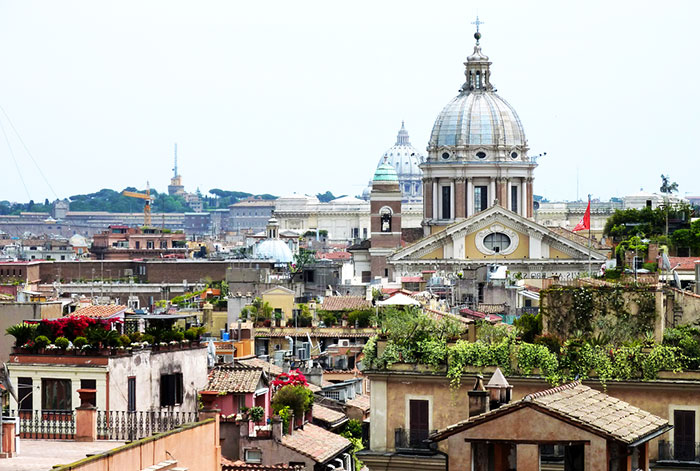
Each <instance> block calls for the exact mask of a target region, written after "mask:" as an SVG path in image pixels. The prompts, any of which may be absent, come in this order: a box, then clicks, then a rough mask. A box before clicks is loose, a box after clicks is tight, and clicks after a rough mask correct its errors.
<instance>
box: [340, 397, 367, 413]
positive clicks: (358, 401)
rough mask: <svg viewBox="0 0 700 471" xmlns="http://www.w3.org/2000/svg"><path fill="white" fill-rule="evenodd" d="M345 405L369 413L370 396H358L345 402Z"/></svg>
mask: <svg viewBox="0 0 700 471" xmlns="http://www.w3.org/2000/svg"><path fill="white" fill-rule="evenodd" d="M345 405H348V406H352V407H357V408H358V409H361V410H362V411H364V412H368V411H369V396H368V395H367V394H356V395H355V397H354V398H353V399H348V400H347V401H345Z"/></svg>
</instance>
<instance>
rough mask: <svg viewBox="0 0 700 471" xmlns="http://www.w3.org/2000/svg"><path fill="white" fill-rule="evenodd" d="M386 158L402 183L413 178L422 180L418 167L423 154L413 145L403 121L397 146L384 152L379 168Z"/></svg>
mask: <svg viewBox="0 0 700 471" xmlns="http://www.w3.org/2000/svg"><path fill="white" fill-rule="evenodd" d="M385 157H386V159H387V160H386V163H388V164H389V165H391V166H392V167H394V169H396V174H397V175H398V176H399V180H400V181H403V180H406V179H412V177H417V178H421V176H422V175H423V171H422V170H421V169H420V167H418V166H419V165H420V163H421V158H422V156H421V153H420V152H419V151H418V149H416V148H415V147H413V146H412V145H411V142H410V141H409V139H408V132H407V131H406V127H405V126H404V123H403V121H402V122H401V129H400V130H399V134H398V136H397V137H396V144H394V145H393V146H391V147H390V148H389V149H388V150H387V151H386V152H384V155H382V156H381V158H380V159H379V163H378V164H377V166H380V165H382V164H383V163H384V158H385Z"/></svg>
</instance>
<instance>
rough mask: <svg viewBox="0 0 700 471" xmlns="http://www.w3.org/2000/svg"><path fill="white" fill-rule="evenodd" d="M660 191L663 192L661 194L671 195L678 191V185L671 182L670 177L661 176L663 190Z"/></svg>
mask: <svg viewBox="0 0 700 471" xmlns="http://www.w3.org/2000/svg"><path fill="white" fill-rule="evenodd" d="M659 190H661V193H665V194H667V195H670V194H671V193H674V192H676V191H678V183H676V182H671V179H670V177H669V176H668V175H664V174H661V188H659Z"/></svg>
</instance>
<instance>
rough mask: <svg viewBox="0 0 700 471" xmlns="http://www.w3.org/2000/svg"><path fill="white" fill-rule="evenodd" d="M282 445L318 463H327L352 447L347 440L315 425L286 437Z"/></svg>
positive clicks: (295, 431)
mask: <svg viewBox="0 0 700 471" xmlns="http://www.w3.org/2000/svg"><path fill="white" fill-rule="evenodd" d="M282 445H284V446H286V447H287V448H289V449H291V450H294V451H296V452H298V453H301V454H302V455H304V456H308V457H309V458H311V459H312V460H314V461H316V462H317V463H325V462H326V461H328V460H330V459H331V458H333V457H335V456H336V455H337V454H339V453H340V452H342V451H344V450H346V449H347V448H349V447H350V446H351V445H350V440H348V439H347V438H345V437H341V436H340V435H336V434H335V433H333V432H329V431H328V430H326V429H324V428H322V427H319V426H317V425H313V424H306V425H304V428H303V429H296V430H294V433H293V434H291V435H284V436H283V437H282Z"/></svg>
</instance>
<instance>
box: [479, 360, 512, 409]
mask: <svg viewBox="0 0 700 471" xmlns="http://www.w3.org/2000/svg"><path fill="white" fill-rule="evenodd" d="M486 389H488V391H489V396H490V400H491V404H490V406H491V409H497V408H498V407H501V406H502V405H504V404H508V403H509V402H510V398H511V395H512V390H513V386H511V385H510V384H509V383H508V381H507V380H506V377H505V376H503V373H501V369H500V368H496V371H494V372H493V376H491V379H490V380H489V384H487V385H486Z"/></svg>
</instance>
